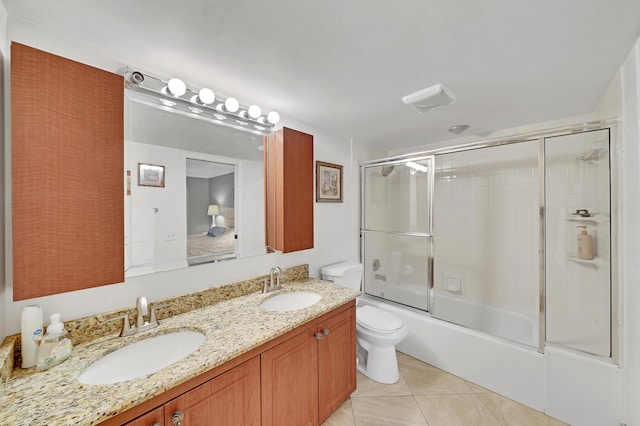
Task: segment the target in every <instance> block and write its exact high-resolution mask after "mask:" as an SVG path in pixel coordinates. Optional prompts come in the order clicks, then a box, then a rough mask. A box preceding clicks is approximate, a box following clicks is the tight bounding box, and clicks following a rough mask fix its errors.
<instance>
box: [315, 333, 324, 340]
mask: <svg viewBox="0 0 640 426" xmlns="http://www.w3.org/2000/svg"><path fill="white" fill-rule="evenodd" d="M314 336H315V337H316V340H322V339H324V336H323V335H322V333H316V334H314Z"/></svg>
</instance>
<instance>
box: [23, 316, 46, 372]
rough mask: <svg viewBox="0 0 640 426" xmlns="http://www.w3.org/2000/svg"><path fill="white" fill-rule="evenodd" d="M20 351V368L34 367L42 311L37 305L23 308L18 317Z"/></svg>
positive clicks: (40, 334)
mask: <svg viewBox="0 0 640 426" xmlns="http://www.w3.org/2000/svg"><path fill="white" fill-rule="evenodd" d="M20 327H21V330H20V331H21V333H20V342H21V343H20V347H21V349H20V351H21V354H22V364H21V365H22V368H29V367H33V366H35V365H36V357H37V354H38V343H37V340H38V339H41V338H42V309H41V308H40V306H37V305H29V306H25V308H24V309H23V310H22V316H21V317H20Z"/></svg>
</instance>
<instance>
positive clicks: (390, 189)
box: [361, 156, 433, 311]
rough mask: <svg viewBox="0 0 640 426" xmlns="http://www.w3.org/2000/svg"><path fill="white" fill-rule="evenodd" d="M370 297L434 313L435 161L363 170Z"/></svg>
mask: <svg viewBox="0 0 640 426" xmlns="http://www.w3.org/2000/svg"><path fill="white" fill-rule="evenodd" d="M361 178H362V179H361V185H362V188H361V190H362V229H361V238H362V240H361V244H362V247H361V248H362V261H363V265H364V292H365V294H368V295H371V296H376V297H380V298H383V299H386V300H390V301H393V302H396V303H401V304H403V305H407V306H411V307H414V308H417V309H421V310H425V311H427V310H429V289H430V286H429V283H430V279H431V275H432V272H431V271H432V259H433V255H432V235H431V197H432V190H433V157H432V156H429V157H421V158H414V159H412V160H411V161H394V162H386V163H376V164H371V165H364V166H361Z"/></svg>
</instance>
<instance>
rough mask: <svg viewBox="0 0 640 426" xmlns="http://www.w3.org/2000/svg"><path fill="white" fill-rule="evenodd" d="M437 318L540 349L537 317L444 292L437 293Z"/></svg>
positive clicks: (435, 297) (434, 313) (435, 299)
mask: <svg viewBox="0 0 640 426" xmlns="http://www.w3.org/2000/svg"><path fill="white" fill-rule="evenodd" d="M433 316H434V317H435V318H438V319H441V320H444V321H448V322H452V323H454V324H458V325H461V326H463V327H467V328H471V329H473V330H477V331H481V332H483V333H488V334H491V335H493V336H496V337H500V338H503V339H509V340H513V341H515V342H518V343H521V344H523V345H527V346H531V347H534V348H537V347H538V322H537V319H536V318H535V317H534V316H527V315H525V314H522V313H520V312H514V311H510V310H507V309H502V308H498V307H495V306H489V305H482V304H480V303H477V302H474V301H471V300H467V299H464V298H462V297H459V296H453V295H448V294H442V293H435V296H434V301H433Z"/></svg>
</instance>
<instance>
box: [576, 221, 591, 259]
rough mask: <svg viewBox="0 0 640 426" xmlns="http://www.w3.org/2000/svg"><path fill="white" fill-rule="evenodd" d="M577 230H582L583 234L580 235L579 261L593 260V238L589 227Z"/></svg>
mask: <svg viewBox="0 0 640 426" xmlns="http://www.w3.org/2000/svg"><path fill="white" fill-rule="evenodd" d="M576 228H582V232H580V233H579V234H578V259H584V260H591V259H593V237H592V236H591V235H589V233H588V232H587V226H586V225H580V226H576Z"/></svg>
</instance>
